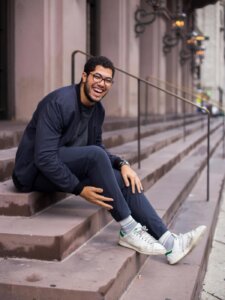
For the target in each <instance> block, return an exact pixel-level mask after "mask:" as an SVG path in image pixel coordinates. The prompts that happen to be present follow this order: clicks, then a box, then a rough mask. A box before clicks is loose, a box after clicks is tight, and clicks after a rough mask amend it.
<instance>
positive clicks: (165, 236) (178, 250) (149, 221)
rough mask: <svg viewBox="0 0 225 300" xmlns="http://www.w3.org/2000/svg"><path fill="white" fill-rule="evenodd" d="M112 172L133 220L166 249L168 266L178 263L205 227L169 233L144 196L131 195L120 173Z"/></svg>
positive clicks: (140, 194)
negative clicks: (183, 232)
mask: <svg viewBox="0 0 225 300" xmlns="http://www.w3.org/2000/svg"><path fill="white" fill-rule="evenodd" d="M114 172H115V176H116V178H117V182H118V184H119V186H120V188H121V190H122V193H123V195H124V198H125V200H126V202H127V203H128V206H129V208H130V210H131V214H132V216H133V218H134V219H135V220H136V221H137V222H139V223H141V224H142V225H145V226H146V227H147V229H148V231H149V233H150V234H151V235H152V236H153V237H154V238H155V239H156V240H159V242H160V243H161V244H162V245H163V246H164V247H165V248H166V250H167V253H166V255H167V259H168V262H169V263H170V264H176V263H177V262H179V261H180V260H181V259H182V258H183V257H185V256H186V255H187V254H188V253H189V252H190V251H191V250H192V249H193V248H194V247H195V246H196V245H197V243H198V241H199V240H200V238H201V237H202V236H203V234H204V232H205V230H206V226H204V225H202V226H199V227H197V228H196V229H194V230H191V231H190V232H187V233H185V234H179V235H176V234H174V233H171V232H170V231H169V230H168V229H167V227H166V225H165V224H164V223H163V222H162V219H161V218H160V217H159V216H158V215H157V213H156V211H155V209H154V208H153V207H152V206H151V204H150V203H149V201H148V199H147V198H146V197H145V195H144V194H143V193H138V192H137V191H136V192H135V194H133V193H132V191H131V188H130V187H126V186H125V185H124V182H123V179H122V176H121V173H120V172H119V171H117V170H114Z"/></svg>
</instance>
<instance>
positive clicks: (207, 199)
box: [206, 111, 210, 201]
mask: <svg viewBox="0 0 225 300" xmlns="http://www.w3.org/2000/svg"><path fill="white" fill-rule="evenodd" d="M207 114H208V126H207V127H208V130H207V195H206V201H209V158H210V113H209V111H207Z"/></svg>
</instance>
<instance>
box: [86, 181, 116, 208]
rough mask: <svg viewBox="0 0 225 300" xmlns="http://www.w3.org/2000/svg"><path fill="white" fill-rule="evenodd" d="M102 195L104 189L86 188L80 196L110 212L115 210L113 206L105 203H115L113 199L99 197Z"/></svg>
mask: <svg viewBox="0 0 225 300" xmlns="http://www.w3.org/2000/svg"><path fill="white" fill-rule="evenodd" d="M101 193H103V189H101V188H97V187H94V186H85V187H84V188H83V190H82V191H81V193H80V196H81V197H83V198H84V199H85V200H87V201H89V202H91V203H93V204H96V205H99V206H101V207H104V208H106V209H108V210H110V209H113V207H112V206H111V205H109V204H107V203H105V201H106V202H111V201H113V199H112V198H108V197H105V196H102V195H99V194H101Z"/></svg>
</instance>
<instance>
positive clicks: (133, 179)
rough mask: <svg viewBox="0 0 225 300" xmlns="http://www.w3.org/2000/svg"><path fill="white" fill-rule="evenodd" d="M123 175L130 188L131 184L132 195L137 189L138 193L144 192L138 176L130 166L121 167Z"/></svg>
mask: <svg viewBox="0 0 225 300" xmlns="http://www.w3.org/2000/svg"><path fill="white" fill-rule="evenodd" d="M121 174H122V177H123V180H124V183H125V185H126V186H127V187H128V186H130V184H131V190H132V193H135V188H137V191H138V193H141V192H142V191H143V186H142V184H141V181H140V179H139V177H138V175H137V174H136V172H135V171H134V170H133V169H131V167H130V166H128V165H123V166H122V167H121Z"/></svg>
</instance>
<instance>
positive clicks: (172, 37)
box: [163, 13, 186, 54]
mask: <svg viewBox="0 0 225 300" xmlns="http://www.w3.org/2000/svg"><path fill="white" fill-rule="evenodd" d="M185 18H186V14H184V13H178V14H176V15H175V16H174V17H172V29H171V31H170V32H169V33H168V32H167V33H166V34H165V35H164V37H163V44H164V45H163V52H164V53H165V54H167V53H169V52H170V51H171V48H172V47H174V46H176V45H177V44H178V43H179V40H180V39H182V38H183V35H182V30H183V28H184V26H185Z"/></svg>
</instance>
